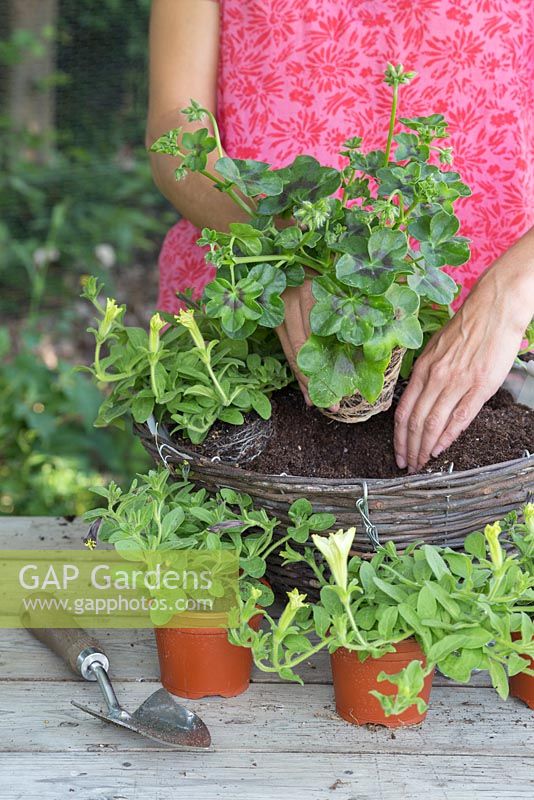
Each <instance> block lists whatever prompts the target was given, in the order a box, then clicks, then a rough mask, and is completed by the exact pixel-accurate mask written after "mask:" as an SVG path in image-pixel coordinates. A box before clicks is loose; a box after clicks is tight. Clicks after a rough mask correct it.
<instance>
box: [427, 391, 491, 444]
mask: <svg viewBox="0 0 534 800" xmlns="http://www.w3.org/2000/svg"><path fill="white" fill-rule="evenodd" d="M486 400H488V395H487V392H485V391H483V390H482V389H480V388H478V387H474V388H473V389H471V390H470V391H469V392H467V394H465V395H464V396H463V397H462V399H461V400H460V402H459V403H458V405H457V406H456V408H455V409H454V410H453V411H452V413H451V415H450V418H449V421H448V424H447V426H446V427H445V430H444V431H442V433H441V434H440V436H439V437H438V438H437V441H436V443H435V444H434V446H433V447H432V449H431V453H430V454H431V455H432V456H433V458H437V456H439V454H440V453H442V452H443V451H444V450H446V449H447V448H448V447H450V446H451V444H452V443H453V442H454V441H456V439H457V438H458V436H459V435H460V434H461V433H462V432H463V431H465V429H466V428H467V427H468V426H469V425H470V424H471V422H472V421H473V420H474V418H475V417H476V415H477V414H478V412H479V411H480V409H481V408H482V406H483V405H484V403H485V402H486ZM427 460H428V459H427Z"/></svg>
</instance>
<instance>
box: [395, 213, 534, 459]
mask: <svg viewBox="0 0 534 800" xmlns="http://www.w3.org/2000/svg"><path fill="white" fill-rule="evenodd" d="M533 314H534V228H533V229H532V230H531V231H529V233H527V234H526V235H525V236H524V237H523V238H522V239H520V240H519V242H517V244H515V245H514V246H513V247H512V248H511V249H510V250H508V251H507V252H506V253H505V254H504V255H503V256H501V258H500V259H498V261H496V262H495V264H494V265H493V266H492V267H491V268H490V269H489V270H488V271H487V272H486V273H484V275H483V276H482V277H481V278H480V280H479V281H478V283H477V284H476V285H475V287H474V288H473V290H472V292H471V293H470V295H469V296H468V297H467V299H466V301H465V302H464V304H463V305H462V307H461V308H460V309H459V311H458V312H457V313H456V315H455V316H454V317H453V318H452V319H451V320H450V322H448V323H447V325H446V326H445V327H444V328H443V329H442V330H441V331H439V332H438V333H437V334H435V336H433V337H432V339H431V340H430V342H429V343H428V345H427V347H426V349H425V351H424V352H423V354H422V355H421V356H420V357H419V358H418V359H417V361H416V364H415V366H414V369H413V372H412V375H411V378H410V382H409V384H408V387H407V389H406V391H405V392H404V394H403V396H402V398H401V401H400V403H399V405H398V407H397V411H396V414H395V441H394V443H395V456H396V460H397V464H398V466H399V467H400V468H401V469H403V468H404V467H406V466H407V467H408V472H409V473H412V472H416V471H417V470H418V469H421V467H423V466H424V464H426V462H427V461H428V460H429V459H430V458H431V457H434V458H435V457H436V456H438V455H439V454H440V453H441V452H442V451H443V450H446V449H447V448H448V447H450V445H451V444H452V443H453V442H454V441H455V439H456V438H457V437H458V436H459V435H460V433H461V432H462V431H463V430H465V428H467V427H468V425H469V424H470V423H471V422H472V420H473V418H474V417H475V416H476V415H477V414H478V412H479V411H480V409H481V407H482V405H483V404H484V403H485V402H486V401H487V400H488V399H489V398H490V397H491V396H492V395H493V394H494V393H495V392H496V391H497V389H498V388H499V387H500V386H501V384H502V383H503V381H504V379H505V378H506V375H507V374H508V372H509V371H510V368H511V366H512V364H513V361H514V358H515V357H516V355H517V353H518V351H519V349H520V346H521V340H522V338H523V335H524V332H525V329H526V327H527V325H528V324H529V322H530V320H531V319H532V316H533Z"/></svg>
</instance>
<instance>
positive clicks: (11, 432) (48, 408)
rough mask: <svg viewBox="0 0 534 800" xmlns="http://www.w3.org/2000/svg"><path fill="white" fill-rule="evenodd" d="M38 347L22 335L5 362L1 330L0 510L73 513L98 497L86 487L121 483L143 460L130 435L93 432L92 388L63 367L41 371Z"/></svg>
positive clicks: (5, 337) (97, 398)
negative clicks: (112, 480)
mask: <svg viewBox="0 0 534 800" xmlns="http://www.w3.org/2000/svg"><path fill="white" fill-rule="evenodd" d="M38 344H39V340H38V337H35V336H32V335H31V334H29V333H26V334H25V336H24V337H23V340H22V341H21V342H18V343H17V349H18V352H17V353H16V355H14V356H13V357H9V356H8V353H9V351H10V349H11V345H12V343H11V342H10V337H9V333H8V331H7V329H6V328H0V357H1V358H2V363H1V365H0V441H1V442H2V448H1V451H0V511H1V512H2V513H4V514H13V513H17V514H54V515H63V514H65V515H69V514H80V513H82V512H83V511H85V510H86V509H88V508H91V507H93V506H94V504H95V500H96V499H97V498H95V497H94V496H93V495H91V493H90V492H89V487H90V486H93V485H95V484H102V483H103V482H105V480H106V477H108V478H109V476H120V477H121V478H123V479H124V480H127V479H128V478H129V477H130V476H131V475H132V474H133V473H135V472H136V471H143V470H144V469H146V467H147V465H148V464H149V460H148V456H147V455H146V453H145V452H144V450H143V448H142V445H141V444H140V443H139V442H138V441H137V440H136V439H134V437H133V436H131V435H129V434H127V433H125V432H124V431H120V430H119V429H117V428H115V429H110V430H108V431H102V430H96V429H94V428H93V422H94V419H95V417H96V414H97V411H98V408H99V405H100V403H101V402H102V396H101V394H100V392H99V390H98V389H97V387H96V386H94V384H93V383H92V381H91V379H90V378H88V376H87V375H85V374H82V373H80V372H76V371H75V370H74V369H73V367H72V366H71V365H69V364H66V363H61V362H59V363H58V364H57V366H54V367H52V368H50V367H47V366H46V364H45V363H44V362H43V360H42V357H40V355H39V353H38V352H37V346H38Z"/></svg>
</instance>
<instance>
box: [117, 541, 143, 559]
mask: <svg viewBox="0 0 534 800" xmlns="http://www.w3.org/2000/svg"><path fill="white" fill-rule="evenodd" d="M115 550H116V551H117V553H119V555H120V556H121V557H122V558H124V559H125V561H142V560H143V553H144V551H143V548H142V547H141V546H140V545H139V544H137V542H135V541H134V540H133V539H124V540H122V541H118V542H115Z"/></svg>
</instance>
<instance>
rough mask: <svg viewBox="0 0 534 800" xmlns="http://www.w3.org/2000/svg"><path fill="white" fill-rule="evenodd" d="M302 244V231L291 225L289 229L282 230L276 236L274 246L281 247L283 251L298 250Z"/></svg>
mask: <svg viewBox="0 0 534 800" xmlns="http://www.w3.org/2000/svg"><path fill="white" fill-rule="evenodd" d="M301 242H302V231H301V229H300V228H299V227H297V225H291V226H289V227H287V228H282V230H281V231H279V232H278V233H277V234H276V237H275V240H274V244H275V246H276V247H281V248H282V249H283V250H296V249H297V247H299V246H300V243H301Z"/></svg>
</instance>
